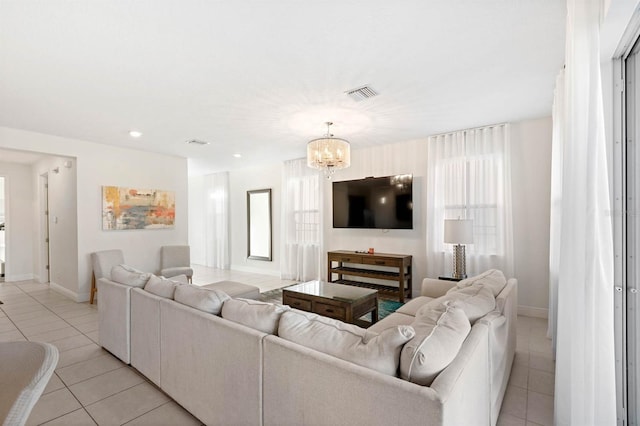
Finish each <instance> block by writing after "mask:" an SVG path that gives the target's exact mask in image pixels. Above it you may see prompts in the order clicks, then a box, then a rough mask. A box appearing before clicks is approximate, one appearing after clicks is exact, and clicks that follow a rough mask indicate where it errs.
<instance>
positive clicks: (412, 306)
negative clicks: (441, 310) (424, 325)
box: [396, 296, 435, 317]
mask: <svg viewBox="0 0 640 426" xmlns="http://www.w3.org/2000/svg"><path fill="white" fill-rule="evenodd" d="M432 300H435V299H434V298H433V297H427V296H418V297H414V298H413V299H411V300H410V301H409V302H407V303H405V304H404V305H402V306H400V307H399V308H398V310H397V311H396V312H399V313H401V314H405V315H411V316H412V317H415V316H416V312H418V309H420V308H422V307H423V306H424V305H426V304H427V303H429V302H431V301H432Z"/></svg>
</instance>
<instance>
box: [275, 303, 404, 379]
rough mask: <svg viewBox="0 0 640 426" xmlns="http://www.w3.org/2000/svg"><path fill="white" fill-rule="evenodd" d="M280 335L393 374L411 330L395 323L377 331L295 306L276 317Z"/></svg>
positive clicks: (396, 369) (396, 370)
mask: <svg viewBox="0 0 640 426" xmlns="http://www.w3.org/2000/svg"><path fill="white" fill-rule="evenodd" d="M278 334H279V335H280V337H282V338H284V339H287V340H290V341H292V342H295V343H298V344H299V345H302V346H306V347H307V348H311V349H315V350H317V351H319V352H324V353H326V354H329V355H333V356H335V357H336V358H340V359H343V360H345V361H349V362H352V363H354V364H358V365H360V366H363V367H367V368H370V369H372V370H376V371H379V372H380V373H383V374H388V375H391V376H396V375H397V374H398V362H399V358H400V350H401V349H402V345H404V344H405V343H406V342H407V341H408V340H409V339H411V338H412V337H413V336H414V334H415V332H414V331H413V329H412V328H411V327H410V326H406V325H399V326H395V327H391V328H388V329H386V330H384V331H382V332H381V333H380V334H378V333H374V332H371V331H368V330H365V329H363V328H360V327H358V326H355V325H352V324H345V323H343V322H342V321H338V320H334V319H331V318H326V317H322V316H320V315H316V314H310V313H307V312H302V311H298V310H291V311H287V312H285V313H283V314H282V316H281V317H280V326H279V327H278Z"/></svg>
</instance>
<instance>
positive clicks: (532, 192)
mask: <svg viewBox="0 0 640 426" xmlns="http://www.w3.org/2000/svg"><path fill="white" fill-rule="evenodd" d="M551 130H552V121H551V117H545V118H540V119H537V120H527V121H522V122H519V123H513V124H512V126H511V141H512V144H511V183H512V187H511V191H512V200H513V237H514V255H515V262H514V270H515V277H516V278H517V279H518V304H519V305H520V312H521V313H522V314H524V315H529V316H539V317H544V318H546V316H547V314H548V308H549V211H550V201H551Z"/></svg>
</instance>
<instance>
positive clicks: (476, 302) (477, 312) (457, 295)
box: [416, 284, 496, 325]
mask: <svg viewBox="0 0 640 426" xmlns="http://www.w3.org/2000/svg"><path fill="white" fill-rule="evenodd" d="M447 301H450V302H452V303H454V304H455V305H456V306H457V307H459V308H461V309H462V310H463V311H464V313H465V314H466V315H467V318H468V319H469V322H470V323H471V324H472V325H473V324H474V323H475V322H476V321H477V320H479V319H480V318H482V317H483V316H485V315H487V314H488V313H489V312H491V311H493V310H494V309H495V307H496V298H495V297H493V292H492V291H491V289H490V288H488V287H486V286H484V285H477V284H475V285H472V286H470V287H465V288H462V289H458V291H455V292H451V293H447V294H445V295H444V296H442V297H438V298H437V299H433V300H432V301H430V302H427V303H426V304H424V305H423V306H422V307H421V308H419V309H418V310H417V311H416V316H418V315H419V314H420V312H422V311H424V310H429V309H434V308H437V306H438V305H440V304H442V303H444V302H447Z"/></svg>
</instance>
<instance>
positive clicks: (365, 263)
mask: <svg viewBox="0 0 640 426" xmlns="http://www.w3.org/2000/svg"><path fill="white" fill-rule="evenodd" d="M334 262H335V263H336V264H337V265H336V266H334ZM411 262H412V256H411V255H406V254H392V253H375V254H368V253H356V252H353V251H347V250H336V251H330V252H328V253H327V263H328V273H327V279H328V280H329V281H330V282H335V283H339V284H346V285H353V286H358V287H366V288H372V289H376V290H378V292H379V293H380V294H384V295H387V296H393V297H397V298H398V300H399V301H400V302H404V301H405V299H406V298H410V297H411V289H412V284H411V282H412V279H411ZM345 264H349V266H345ZM354 265H358V266H354ZM376 266H385V267H389V268H394V269H396V270H378V269H375V267H376ZM333 275H338V278H337V279H336V280H334V279H333ZM345 275H346V276H348V277H362V278H374V279H378V280H385V281H394V282H396V283H397V284H398V285H397V287H396V286H393V285H385V284H376V283H370V282H366V281H358V280H354V279H345V278H344V276H345ZM401 289H402V290H401ZM403 290H404V291H403Z"/></svg>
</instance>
